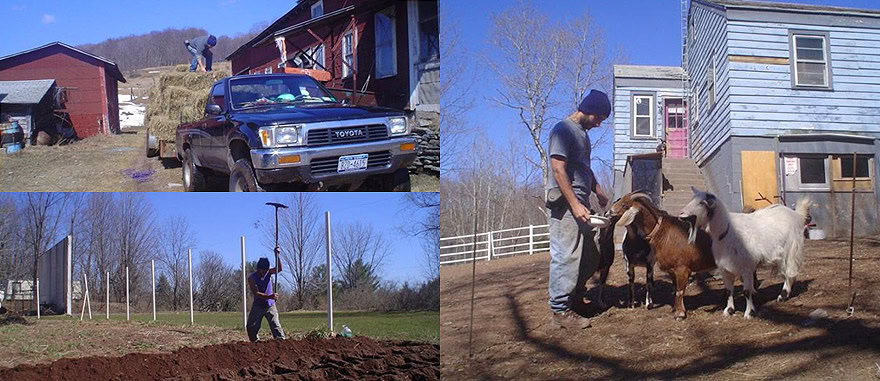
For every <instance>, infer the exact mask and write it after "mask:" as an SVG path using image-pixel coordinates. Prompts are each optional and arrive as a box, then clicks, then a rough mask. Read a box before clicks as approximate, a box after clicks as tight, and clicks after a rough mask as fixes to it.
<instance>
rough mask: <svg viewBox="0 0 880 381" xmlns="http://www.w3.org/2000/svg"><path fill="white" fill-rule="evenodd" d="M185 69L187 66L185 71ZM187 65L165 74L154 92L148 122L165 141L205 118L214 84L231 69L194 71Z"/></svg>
mask: <svg viewBox="0 0 880 381" xmlns="http://www.w3.org/2000/svg"><path fill="white" fill-rule="evenodd" d="M181 68H183V69H185V70H183V71H181ZM186 70H189V67H188V66H187V65H178V66H177V67H175V71H173V72H167V73H162V75H160V76H159V81H158V83H157V84H156V85H155V86H153V89H152V90H151V91H150V101H149V103H148V104H147V110H146V115H144V125H146V126H148V127H149V128H150V133H151V134H153V135H155V136H156V137H158V138H159V139H162V140H174V137H175V132H176V130H177V126H178V125H179V124H180V123H181V120H182V121H183V122H184V123H188V122H193V121H196V120H199V119H202V118H203V117H204V112H205V105H206V104H207V103H208V96H209V93H210V91H211V86H213V85H214V82H216V81H217V80H219V79H221V78H224V77H228V76H229V75H230V73H229V71H228V70H217V71H215V72H212V73H198V72H197V73H190V72H187V71H186Z"/></svg>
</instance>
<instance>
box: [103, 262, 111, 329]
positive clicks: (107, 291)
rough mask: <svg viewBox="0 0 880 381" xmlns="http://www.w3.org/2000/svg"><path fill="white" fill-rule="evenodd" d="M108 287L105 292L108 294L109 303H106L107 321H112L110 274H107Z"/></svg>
mask: <svg viewBox="0 0 880 381" xmlns="http://www.w3.org/2000/svg"><path fill="white" fill-rule="evenodd" d="M105 279H106V280H107V287H106V288H105V289H104V292H105V293H106V294H107V301H106V303H104V308H105V309H107V320H110V272H109V271H108V272H107V278H105Z"/></svg>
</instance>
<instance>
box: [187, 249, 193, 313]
mask: <svg viewBox="0 0 880 381" xmlns="http://www.w3.org/2000/svg"><path fill="white" fill-rule="evenodd" d="M186 252H187V254H188V256H189V325H193V323H194V319H193V252H192V249H186Z"/></svg>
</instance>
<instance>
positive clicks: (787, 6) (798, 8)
mask: <svg viewBox="0 0 880 381" xmlns="http://www.w3.org/2000/svg"><path fill="white" fill-rule="evenodd" d="M696 1H697V2H701V3H707V4H714V5H718V6H722V7H725V8H735V9H753V10H768V11H793V12H801V13H825V14H841V15H849V16H872V17H880V10H876V9H860V8H848V7H833V6H828V5H808V4H791V3H777V2H767V1H745V0H696Z"/></svg>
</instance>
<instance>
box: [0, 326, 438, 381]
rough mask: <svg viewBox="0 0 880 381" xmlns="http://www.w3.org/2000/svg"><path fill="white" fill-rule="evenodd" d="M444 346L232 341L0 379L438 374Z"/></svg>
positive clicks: (31, 369) (12, 371)
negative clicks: (440, 356)
mask: <svg viewBox="0 0 880 381" xmlns="http://www.w3.org/2000/svg"><path fill="white" fill-rule="evenodd" d="M439 352H440V347H439V346H438V345H436V344H422V343H415V342H406V341H376V340H373V339H369V338H366V337H357V338H354V339H343V338H335V339H328V340H324V339H301V340H284V341H276V340H271V341H262V342H257V343H249V342H232V343H225V344H215V345H208V346H204V347H201V348H190V347H185V348H181V349H178V350H176V351H174V352H173V353H151V354H147V353H130V354H127V355H124V356H122V357H85V358H78V359H70V358H64V359H61V360H58V361H55V362H53V363H51V364H48V365H46V364H44V365H21V366H18V367H15V368H6V369H2V368H0V379H4V380H25V379H28V380H30V379H51V380H84V379H89V380H116V379H131V380H156V379H179V380H184V379H200V380H202V379H204V380H233V379H252V380H262V379H268V378H275V379H286V380H287V379H289V380H379V379H383V380H390V379H401V380H402V379H409V380H437V379H439V376H440V374H439V369H438V365H439Z"/></svg>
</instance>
